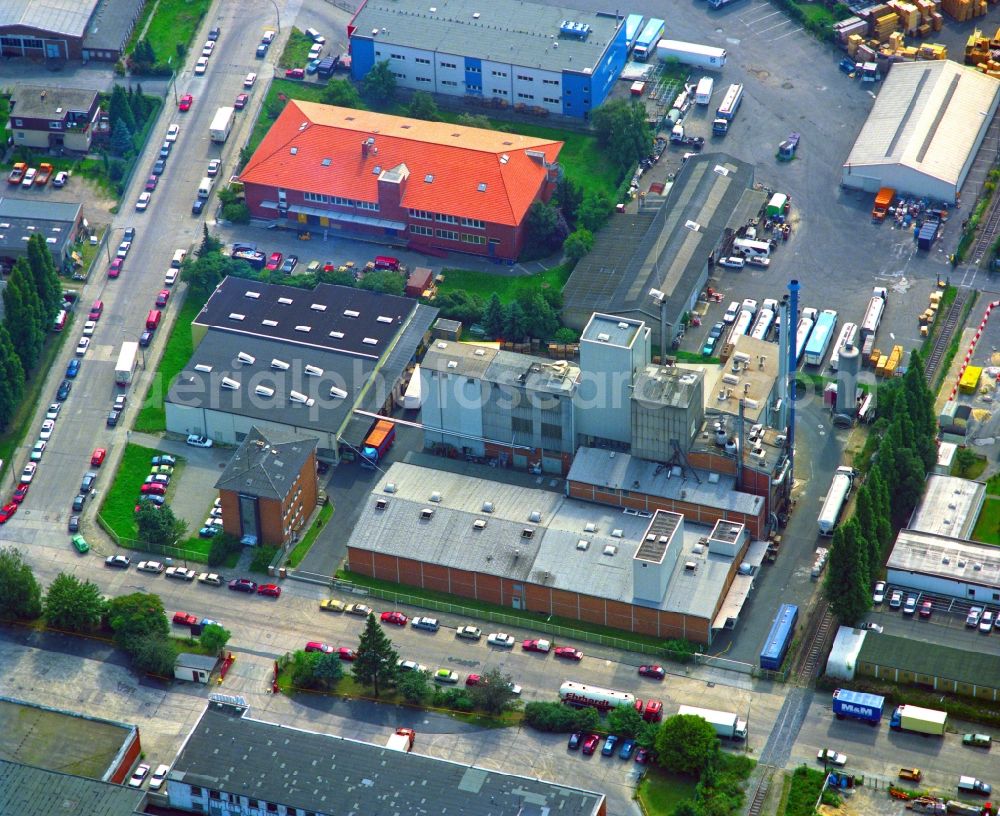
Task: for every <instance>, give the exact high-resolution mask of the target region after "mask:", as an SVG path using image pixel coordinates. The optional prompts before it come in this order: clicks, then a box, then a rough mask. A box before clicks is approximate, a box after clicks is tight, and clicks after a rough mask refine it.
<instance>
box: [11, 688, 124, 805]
mask: <svg viewBox="0 0 1000 816" xmlns="http://www.w3.org/2000/svg"><path fill="white" fill-rule="evenodd" d="M134 730H135V726H131V725H126V724H124V723H117V722H114V721H112V720H102V719H100V718H98V717H90V716H85V715H80V714H75V713H73V712H69V711H61V710H59V709H56V708H50V707H48V706H42V705H34V704H32V703H27V702H24V701H22V700H15V699H12V698H10V697H0V759H2V760H7V761H10V762H17V763H22V764H24V765H31V766H34V767H37V768H44V769H47V770H50V771H60V772H62V773H67V774H76V775H78V776H85V777H89V778H91V779H102V778H103V777H104V776H105V774H106V773H108V771H109V769H110V768H111V766H112V764H113V763H114V761H115V758H116V757H117V756H118V754H119V752H120V751H121V749H122V747H123V746H124V745H125V744H126V743H127V742H128V739H129V736H130V734H131V733H132V731H134ZM2 791H3V786H2V785H0V795H2ZM0 812H3V813H6V812H7V811H3V810H2V809H0ZM94 812H95V813H96V812H99V811H94Z"/></svg>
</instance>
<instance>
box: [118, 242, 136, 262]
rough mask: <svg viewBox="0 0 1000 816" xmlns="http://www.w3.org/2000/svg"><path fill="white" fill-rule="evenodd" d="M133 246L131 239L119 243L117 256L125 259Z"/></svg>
mask: <svg viewBox="0 0 1000 816" xmlns="http://www.w3.org/2000/svg"><path fill="white" fill-rule="evenodd" d="M131 248H132V242H131V241H122V242H121V243H120V244H119V245H118V251H117V252H116V253H115V257H116V258H122V259H123V260H124V259H125V258H127V257H128V251H129V250H130V249H131Z"/></svg>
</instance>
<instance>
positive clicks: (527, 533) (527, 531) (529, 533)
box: [521, 527, 535, 538]
mask: <svg viewBox="0 0 1000 816" xmlns="http://www.w3.org/2000/svg"><path fill="white" fill-rule="evenodd" d="M534 534H535V531H534V530H532V529H531V528H530V527H525V528H524V529H523V530H521V538H531V537H532V536H533V535H534Z"/></svg>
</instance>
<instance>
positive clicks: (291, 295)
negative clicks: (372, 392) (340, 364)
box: [194, 276, 417, 360]
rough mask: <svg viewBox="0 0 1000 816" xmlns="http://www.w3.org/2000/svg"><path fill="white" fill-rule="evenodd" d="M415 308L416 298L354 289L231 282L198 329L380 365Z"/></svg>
mask: <svg viewBox="0 0 1000 816" xmlns="http://www.w3.org/2000/svg"><path fill="white" fill-rule="evenodd" d="M416 306H417V302H416V301H415V300H412V299H411V298H404V297H397V296H396V295H385V294H381V293H379V292H369V291H367V290H365V289H354V288H352V287H350V286H335V285H333V284H329V283H321V284H319V285H318V286H316V288H315V289H300V288H297V287H295V286H284V285H282V284H276V283H271V284H268V283H261V282H258V281H253V280H248V279H246V278H237V277H233V276H228V277H226V278H225V279H224V280H223V281H222V282H221V283H220V284H219V285H218V286H217V287H216V289H215V291H214V292H213V293H212V294H211V295H210V296H209V298H208V302H207V303H206V304H205V306H204V308H203V309H202V310H201V312H199V313H198V316H197V317H196V318H195V319H194V325H196V326H213V327H215V328H217V329H220V330H222V331H226V332H231V333H235V334H241V335H246V336H249V337H258V338H270V339H272V340H280V341H282V342H285V343H293V344H295V345H296V346H301V347H303V349H305V348H307V347H312V348H315V349H326V350H329V351H337V352H340V353H343V354H350V355H352V356H355V357H358V358H367V359H370V360H377V359H379V358H380V357H381V356H382V355H383V354H386V353H387V352H388V350H389V348H390V347H391V345H392V341H393V338H395V336H396V333H397V332H398V331H399V329H400V327H401V326H402V325H403V324H404V323H406V321H407V320H408V319H409V318H410V316H411V315H412V313H413V312H414V310H415V307H416ZM300 353H304V351H302V352H300Z"/></svg>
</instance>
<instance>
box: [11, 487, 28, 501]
mask: <svg viewBox="0 0 1000 816" xmlns="http://www.w3.org/2000/svg"><path fill="white" fill-rule="evenodd" d="M30 488H31V485H30V484H19V485H18V486H17V487H16V488H14V494H13V495H12V496H11V497H10V500H11V501H12V502H13V503H14V504H20V503H21V502H23V501H24V500H25V499H26V498H28V490H29V489H30Z"/></svg>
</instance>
